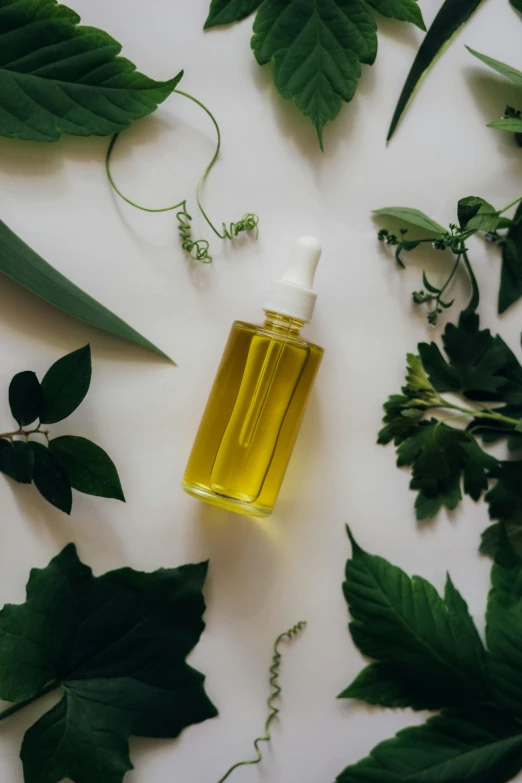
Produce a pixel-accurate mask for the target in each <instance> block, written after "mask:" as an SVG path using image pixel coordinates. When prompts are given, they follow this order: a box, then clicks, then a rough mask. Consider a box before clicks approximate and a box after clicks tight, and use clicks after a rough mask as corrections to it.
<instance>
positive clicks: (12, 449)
mask: <svg viewBox="0 0 522 783" xmlns="http://www.w3.org/2000/svg"><path fill="white" fill-rule="evenodd" d="M33 466H34V456H33V452H32V449H31V447H30V446H29V444H28V443H26V442H25V440H15V441H8V440H6V439H5V438H2V439H0V471H2V473H5V474H6V476H9V478H12V479H13V480H14V481H17V482H18V483H19V484H30V483H31V481H32V480H33Z"/></svg>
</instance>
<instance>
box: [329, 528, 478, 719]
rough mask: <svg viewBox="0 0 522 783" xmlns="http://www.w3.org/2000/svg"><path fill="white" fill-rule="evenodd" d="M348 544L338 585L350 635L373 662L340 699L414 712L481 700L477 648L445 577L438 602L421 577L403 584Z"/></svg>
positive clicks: (394, 572) (379, 561) (397, 572)
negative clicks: (342, 579) (343, 576)
mask: <svg viewBox="0 0 522 783" xmlns="http://www.w3.org/2000/svg"><path fill="white" fill-rule="evenodd" d="M351 540H352V545H353V555H352V559H351V560H348V562H347V564H346V581H345V582H344V585H343V590H344V595H345V598H346V601H347V603H348V606H349V609H350V614H351V617H352V622H351V623H350V626H349V627H350V633H351V635H352V638H353V641H354V642H355V644H356V645H357V647H358V648H359V649H360V650H361V652H362V653H363V654H364V655H367V656H369V657H370V658H374V659H377V662H378V663H377V664H373V665H372V666H371V667H368V668H367V669H365V670H364V671H363V673H362V674H361V675H359V677H358V678H357V679H356V681H355V682H354V683H353V684H352V686H350V688H348V689H347V691H345V692H344V693H343V694H342V695H343V696H344V697H350V698H359V699H363V700H364V701H368V702H369V703H370V704H381V705H382V706H387V707H396V706H411V707H413V708H414V709H437V708H440V707H450V706H453V705H463V704H468V703H474V702H480V700H481V699H482V698H484V696H485V693H486V688H485V682H484V678H483V666H484V650H483V647H482V644H481V642H480V638H479V636H478V633H477V631H476V629H475V626H474V625H473V621H472V620H471V617H470V616H469V612H468V609H467V606H466V604H465V602H464V600H463V599H462V597H461V596H460V594H459V593H458V591H457V590H456V589H455V587H454V585H453V583H452V582H451V580H450V579H449V577H448V581H447V585H446V595H445V598H444V599H442V598H441V597H440V596H439V595H438V593H437V591H436V590H435V588H434V587H433V586H432V585H430V584H429V582H426V580H424V579H422V578H421V577H418V576H414V577H413V578H411V579H410V577H408V576H407V575H406V574H405V573H404V571H401V569H399V568H397V567H395V566H393V565H391V563H389V562H388V561H386V560H384V559H383V558H380V557H376V556H374V555H370V554H368V553H367V552H364V551H363V550H362V549H361V548H360V547H359V546H358V545H357V544H356V543H355V541H354V540H353V538H352V539H351ZM401 695H402V698H401ZM401 702H402V703H401Z"/></svg>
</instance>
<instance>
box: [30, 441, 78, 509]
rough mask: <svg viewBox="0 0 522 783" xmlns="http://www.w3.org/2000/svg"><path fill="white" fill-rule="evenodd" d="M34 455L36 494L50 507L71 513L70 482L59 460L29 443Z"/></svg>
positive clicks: (50, 452)
mask: <svg viewBox="0 0 522 783" xmlns="http://www.w3.org/2000/svg"><path fill="white" fill-rule="evenodd" d="M29 446H30V448H31V449H32V451H33V455H34V466H33V481H34V485H35V487H36V489H37V490H38V492H39V493H40V494H41V495H42V497H44V498H45V499H46V500H47V501H48V502H49V503H51V505H53V506H56V508H59V509H60V511H64V512H65V513H66V514H70V513H71V508H72V492H71V482H70V481H69V477H68V475H67V473H66V471H65V468H64V467H63V465H62V463H61V462H60V460H59V459H58V458H57V457H56V456H55V455H54V454H53V453H52V451H50V450H49V449H48V448H46V446H42V444H41V443H36V442H34V441H32V442H31V443H29Z"/></svg>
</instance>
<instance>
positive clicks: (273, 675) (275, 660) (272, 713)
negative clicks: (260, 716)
mask: <svg viewBox="0 0 522 783" xmlns="http://www.w3.org/2000/svg"><path fill="white" fill-rule="evenodd" d="M305 626H306V622H304V621H301V622H299V623H296V625H294V626H293V627H292V628H290V629H289V630H288V631H285V632H284V633H282V634H280V635H279V636H278V637H277V639H276V640H275V642H274V654H273V657H272V665H271V666H270V669H269V672H270V685H271V687H272V692H271V693H270V696H269V697H268V700H267V705H268V709H269V713H268V718H267V719H266V723H265V729H264V731H265V733H264V735H263V736H262V737H257V739H255V740H254V748H255V751H256V754H257V758H255V759H252V760H250V761H239V762H238V763H237V764H234V766H232V767H230V769H229V770H228V772H227V773H226V774H225V775H223V777H222V778H220V779H219V780H218V783H224V781H225V780H227V779H228V777H229V776H230V775H231V774H232V772H234V770H236V769H238V768H239V767H247V766H251V765H253V764H260V763H261V761H262V760H263V754H262V752H261V749H260V747H259V746H260V745H261V743H262V742H270V740H271V739H272V737H271V734H270V725H271V724H272V721H273V720H274V718H275V717H276V716H277V715H278V714H279V709H278V708H277V707H276V706H275V705H274V699H276V698H277V697H278V696H279V695H280V693H281V686H280V685H279V684H278V680H279V669H280V666H281V653H280V652H279V645H280V644H281V642H282V641H284V640H287V641H289V640H291V639H292V638H293V637H294V636H297V634H298V633H299V632H300V631H301V630H302V629H303V628H304V627H305Z"/></svg>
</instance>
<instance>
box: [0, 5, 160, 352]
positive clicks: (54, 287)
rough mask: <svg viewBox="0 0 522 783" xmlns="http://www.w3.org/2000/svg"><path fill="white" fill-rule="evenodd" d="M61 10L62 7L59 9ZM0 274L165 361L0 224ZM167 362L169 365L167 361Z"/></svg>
mask: <svg viewBox="0 0 522 783" xmlns="http://www.w3.org/2000/svg"><path fill="white" fill-rule="evenodd" d="M62 7H63V6H62ZM0 272H2V273H3V274H4V275H7V277H9V278H11V280H14V281H15V282H17V283H19V284H20V285H22V286H24V288H27V289H28V290H29V291H31V292H32V293H33V294H36V295H37V296H40V297H41V298H42V299H45V300H46V301H47V302H49V303H50V304H52V305H54V307H58V308H59V309H60V310H63V312H65V313H67V314H68V315H72V316H73V318H77V319H78V320H80V321H85V322H86V323H88V324H90V325H91V326H96V327H97V328H98V329H103V330H104V331H106V332H109V333H111V334H115V335H117V336H118V337H121V338H123V339H124V340H129V341H130V342H132V343H135V344H136V345H141V346H142V347H143V348H146V349H147V350H148V351H152V352H153V353H155V354H157V355H158V356H162V357H163V358H164V359H169V357H168V356H167V355H166V354H165V353H163V351H160V349H159V348H156V346H155V345H153V344H152V343H151V342H149V340H146V339H145V337H142V336H141V334H139V333H138V332H136V331H135V329H133V328H132V327H131V326H129V325H128V324H126V323H125V322H124V321H122V320H121V318H118V317H117V316H116V315H114V314H113V313H111V312H110V310H108V309H107V308H106V307H104V306H103V305H101V304H100V303H99V302H97V301H96V300H95V299H93V298H92V296H89V295H88V294H86V293H85V292H84V291H82V290H81V288H78V286H76V285H74V283H72V282H71V281H70V280H68V279H67V278H66V277H64V275H62V274H61V273H60V272H58V271H57V270H56V269H54V268H53V267H52V266H51V265H50V264H48V263H47V261H44V259H43V258H41V256H39V255H38V254H37V253H35V251H34V250H32V249H31V248H30V247H29V246H28V245H26V244H25V242H23V241H22V240H21V239H20V237H18V236H17V235H16V234H14V233H13V232H12V231H11V229H10V228H8V227H7V226H6V224H5V223H3V222H2V221H1V220H0ZM169 361H172V360H171V359H169Z"/></svg>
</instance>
